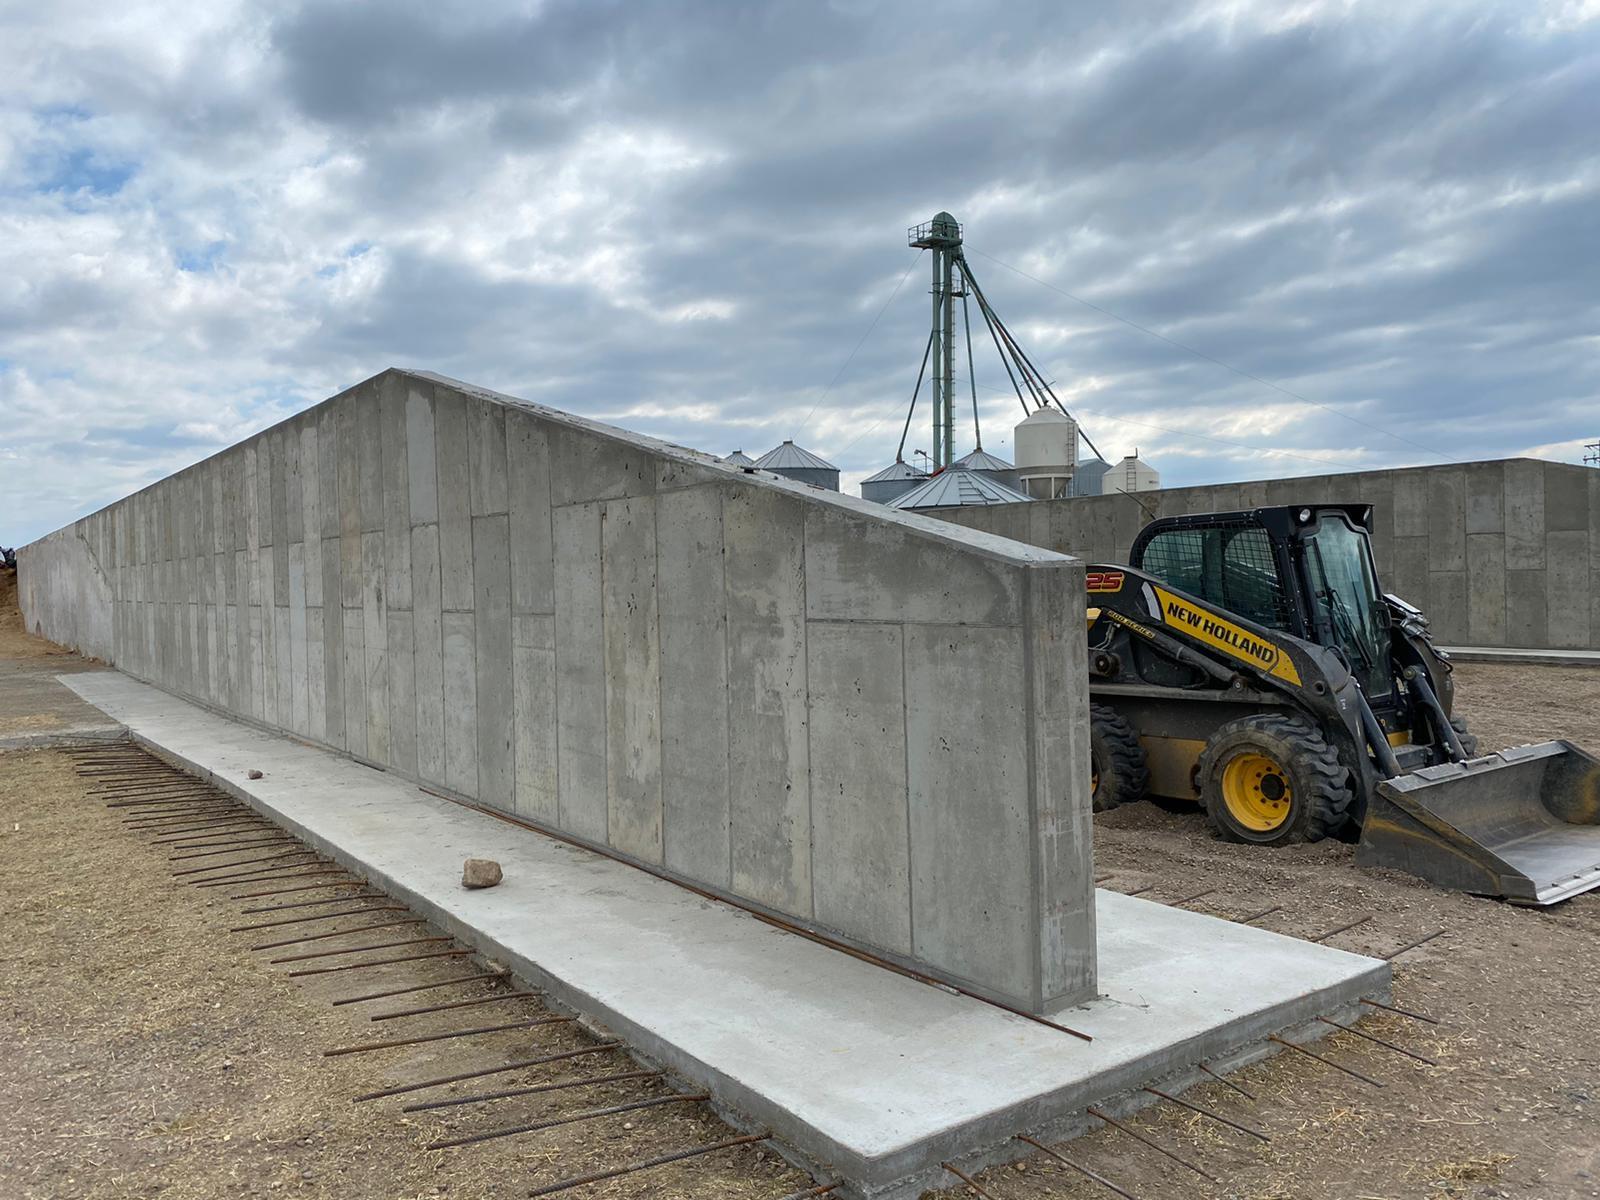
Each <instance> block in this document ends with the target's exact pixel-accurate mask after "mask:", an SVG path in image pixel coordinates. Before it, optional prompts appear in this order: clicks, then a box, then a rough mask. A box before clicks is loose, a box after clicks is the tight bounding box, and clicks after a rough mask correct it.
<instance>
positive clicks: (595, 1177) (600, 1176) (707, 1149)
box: [528, 1133, 838, 1200]
mask: <svg viewBox="0 0 1600 1200" xmlns="http://www.w3.org/2000/svg"><path fill="white" fill-rule="evenodd" d="M771 1140H772V1135H771V1134H770V1133H747V1134H745V1135H743V1136H742V1137H735V1138H726V1139H724V1140H723V1141H720V1142H716V1143H714V1144H712V1145H710V1146H694V1147H692V1148H690V1149H688V1150H674V1151H672V1152H671V1153H669V1154H658V1155H656V1157H654V1158H646V1159H641V1160H640V1161H639V1162H636V1163H628V1164H627V1165H626V1166H622V1167H610V1168H608V1169H607V1170H604V1171H590V1172H589V1173H588V1174H587V1175H574V1176H573V1177H572V1178H571V1179H562V1180H558V1181H557V1182H555V1183H547V1184H545V1185H544V1186H543V1187H536V1188H534V1189H533V1191H531V1192H529V1193H528V1197H529V1200H536V1198H537V1197H539V1196H554V1195H555V1194H556V1193H557V1192H564V1191H567V1190H568V1189H570V1188H575V1187H582V1186H583V1185H584V1184H586V1183H599V1182H601V1181H602V1180H606V1179H616V1178H619V1177H620V1176H623V1175H633V1174H635V1173H637V1172H639V1171H648V1170H650V1169H651V1168H653V1167H664V1166H667V1165H669V1164H671V1163H677V1162H683V1161H684V1160H685V1159H689V1158H699V1157H700V1156H701V1155H703V1154H715V1153H716V1152H717V1151H718V1150H730V1149H732V1148H733V1147H735V1146H749V1145H753V1144H754V1143H756V1142H766V1141H771ZM837 1187H838V1184H834V1185H833V1186H832V1187H829V1188H827V1189H825V1190H823V1191H815V1190H813V1191H801V1192H796V1193H794V1195H793V1196H789V1197H785V1200H797V1198H798V1197H802V1196H825V1195H827V1194H828V1192H830V1191H833V1190H834V1188H837Z"/></svg>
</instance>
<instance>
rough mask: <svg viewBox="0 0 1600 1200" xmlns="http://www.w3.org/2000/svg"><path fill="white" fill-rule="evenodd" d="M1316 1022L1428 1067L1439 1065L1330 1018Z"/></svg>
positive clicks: (1437, 1062) (1322, 1018)
mask: <svg viewBox="0 0 1600 1200" xmlns="http://www.w3.org/2000/svg"><path fill="white" fill-rule="evenodd" d="M1317 1020H1319V1021H1321V1022H1322V1023H1323V1024H1324V1025H1332V1026H1333V1027H1334V1028H1335V1029H1342V1030H1344V1031H1345V1032H1346V1033H1353V1034H1355V1035H1356V1036H1357V1037H1358V1038H1366V1039H1367V1041H1369V1042H1372V1043H1373V1044H1375V1045H1378V1046H1382V1047H1384V1048H1385V1049H1386V1050H1393V1051H1394V1052H1395V1053H1396V1054H1404V1055H1405V1056H1406V1057H1407V1058H1414V1059H1416V1060H1417V1061H1418V1062H1419V1063H1427V1064H1428V1065H1429V1066H1430V1067H1437V1066H1438V1065H1439V1061H1438V1059H1434V1058H1429V1057H1428V1056H1427V1055H1425V1054H1418V1053H1416V1052H1415V1051H1413V1050H1407V1049H1406V1048H1405V1047H1404V1046H1396V1045H1395V1044H1394V1043H1393V1042H1386V1041H1384V1040H1383V1039H1382V1038H1381V1037H1378V1036H1377V1035H1376V1034H1371V1033H1368V1032H1367V1031H1366V1030H1364V1029H1357V1028H1356V1027H1355V1026H1354V1025H1344V1024H1341V1023H1340V1022H1338V1021H1335V1020H1334V1019H1333V1018H1331V1017H1318V1018H1317Z"/></svg>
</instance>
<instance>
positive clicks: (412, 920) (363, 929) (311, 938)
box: [248, 904, 428, 962]
mask: <svg viewBox="0 0 1600 1200" xmlns="http://www.w3.org/2000/svg"><path fill="white" fill-rule="evenodd" d="M390 909H391V911H392V910H394V909H398V910H399V911H401V912H405V911H406V909H405V907H404V906H403V905H399V904H396V905H392V906H390ZM362 911H364V912H383V911H384V910H383V909H382V908H369V909H364V910H362ZM339 915H347V914H339ZM327 919H328V918H327V917H301V918H300V920H302V921H326V920H327ZM427 923H428V919H427V918H426V917H405V918H398V917H397V918H396V919H394V920H392V921H379V922H378V923H377V924H376V925H357V926H356V927H355V928H354V929H335V930H332V931H330V932H328V933H308V934H306V935H305V936H304V937H292V938H284V939H283V940H282V941H278V942H262V943H260V944H259V945H255V946H250V947H248V949H251V950H278V949H281V948H282V947H284V946H302V945H304V944H305V943H307V942H320V941H324V940H326V939H327V938H336V937H349V936H350V935H351V934H353V933H369V932H371V931H372V930H374V929H397V928H399V927H400V926H402V925H426V924H427ZM372 948H373V947H368V949H372ZM329 953H330V954H337V953H339V951H337V950H332V951H329ZM308 957H309V956H308ZM272 961H273V962H288V961H291V960H289V959H282V958H275V959H273V960H272Z"/></svg>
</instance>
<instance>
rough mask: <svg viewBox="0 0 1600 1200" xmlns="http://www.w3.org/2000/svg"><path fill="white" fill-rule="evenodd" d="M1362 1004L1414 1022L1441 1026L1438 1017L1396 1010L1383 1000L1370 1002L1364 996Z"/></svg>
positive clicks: (1406, 1009) (1405, 1009) (1407, 1010)
mask: <svg viewBox="0 0 1600 1200" xmlns="http://www.w3.org/2000/svg"><path fill="white" fill-rule="evenodd" d="M1361 1003H1363V1004H1370V1005H1371V1006H1372V1007H1373V1008H1381V1009H1383V1011H1384V1012H1391V1013H1394V1014H1395V1015H1396V1016H1400V1017H1410V1018H1411V1019H1412V1020H1413V1021H1426V1022H1427V1023H1428V1024H1429V1025H1437V1024H1439V1018H1437V1017H1430V1016H1427V1015H1426V1014H1424V1013H1419V1012H1412V1011H1411V1010H1410V1009H1408V1008H1396V1007H1395V1006H1394V1005H1392V1004H1385V1003H1383V1001H1381V1000H1368V999H1367V998H1366V997H1365V996H1362V997H1361Z"/></svg>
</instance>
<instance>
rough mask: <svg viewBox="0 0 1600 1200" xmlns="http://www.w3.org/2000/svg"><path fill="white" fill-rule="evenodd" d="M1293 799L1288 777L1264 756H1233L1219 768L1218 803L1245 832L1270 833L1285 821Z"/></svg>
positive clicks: (1250, 754)
mask: <svg viewBox="0 0 1600 1200" xmlns="http://www.w3.org/2000/svg"><path fill="white" fill-rule="evenodd" d="M1293 800H1294V790H1293V789H1292V788H1291V787H1290V786H1289V779H1288V776H1286V775H1285V774H1284V771H1283V768H1282V767H1280V766H1278V764H1277V763H1276V762H1274V761H1273V760H1272V759H1271V758H1268V757H1267V756H1266V755H1265V754H1252V753H1245V754H1240V755H1236V756H1235V757H1234V758H1231V759H1229V760H1228V764H1227V765H1226V766H1225V767H1223V768H1222V802H1223V803H1224V804H1226V805H1227V806H1228V814H1229V815H1230V816H1231V817H1233V819H1234V820H1235V821H1237V822H1239V824H1240V825H1242V826H1243V827H1244V828H1246V829H1249V830H1251V831H1253V832H1255V833H1271V832H1272V831H1273V830H1274V829H1277V828H1278V827H1279V826H1281V825H1282V824H1283V823H1284V822H1285V821H1287V820H1288V819H1289V809H1290V803H1291V801H1293Z"/></svg>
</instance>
